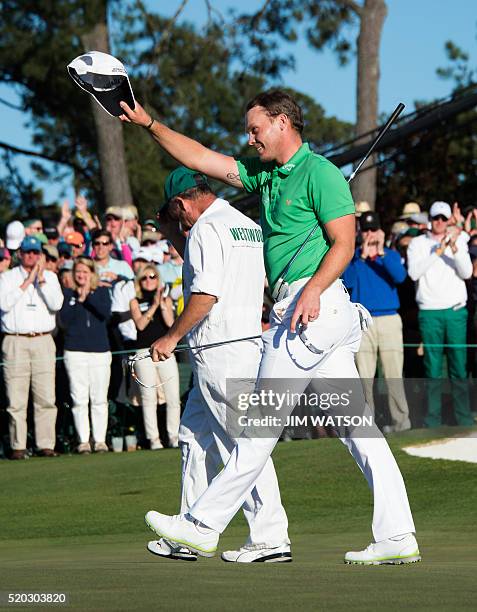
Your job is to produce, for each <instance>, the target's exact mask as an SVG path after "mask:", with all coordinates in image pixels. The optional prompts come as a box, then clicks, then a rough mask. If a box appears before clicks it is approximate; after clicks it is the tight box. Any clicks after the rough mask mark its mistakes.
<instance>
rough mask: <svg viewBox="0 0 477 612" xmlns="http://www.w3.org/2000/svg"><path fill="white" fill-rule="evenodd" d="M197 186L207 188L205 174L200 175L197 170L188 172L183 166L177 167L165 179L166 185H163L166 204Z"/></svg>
mask: <svg viewBox="0 0 477 612" xmlns="http://www.w3.org/2000/svg"><path fill="white" fill-rule="evenodd" d="M198 185H207V186H209V182H208V181H207V177H206V176H205V174H201V173H200V172H197V170H190V169H189V168H186V167H185V166H179V167H178V168H176V169H175V170H173V171H172V172H171V173H170V174H169V176H168V177H167V178H166V184H165V185H164V196H165V198H166V202H169V200H171V199H172V198H175V197H176V196H177V195H179V194H180V193H183V192H184V191H187V190H188V189H191V188H192V187H197V186H198Z"/></svg>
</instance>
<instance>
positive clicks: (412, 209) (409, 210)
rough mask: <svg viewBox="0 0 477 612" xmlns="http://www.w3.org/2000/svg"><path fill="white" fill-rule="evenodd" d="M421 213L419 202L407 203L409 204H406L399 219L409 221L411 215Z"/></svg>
mask: <svg viewBox="0 0 477 612" xmlns="http://www.w3.org/2000/svg"><path fill="white" fill-rule="evenodd" d="M420 212H421V207H420V206H419V204H418V203H417V202H407V204H404V207H403V209H402V213H401V216H400V217H399V218H400V219H407V218H408V217H410V216H411V215H415V214H416V213H420Z"/></svg>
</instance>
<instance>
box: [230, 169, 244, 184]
mask: <svg viewBox="0 0 477 612" xmlns="http://www.w3.org/2000/svg"><path fill="white" fill-rule="evenodd" d="M227 181H228V182H229V183H233V184H235V185H240V186H241V185H242V181H241V180H240V174H234V173H233V172H229V173H228V174H227Z"/></svg>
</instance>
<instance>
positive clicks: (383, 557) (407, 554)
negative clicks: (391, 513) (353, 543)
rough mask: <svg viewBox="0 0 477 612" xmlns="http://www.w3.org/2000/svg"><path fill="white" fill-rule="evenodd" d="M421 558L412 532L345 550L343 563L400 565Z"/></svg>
mask: <svg viewBox="0 0 477 612" xmlns="http://www.w3.org/2000/svg"><path fill="white" fill-rule="evenodd" d="M420 560H421V555H420V553H419V546H418V545H417V541H416V538H415V537H414V535H413V534H412V533H407V534H405V535H401V536H396V537H394V538H388V539H387V540H381V541H380V542H375V543H374V544H370V545H369V546H368V547H367V548H365V549H364V550H360V551H356V552H353V551H352V552H347V553H346V555H345V559H344V561H345V563H357V564H359V565H400V564H402V563H416V561H420Z"/></svg>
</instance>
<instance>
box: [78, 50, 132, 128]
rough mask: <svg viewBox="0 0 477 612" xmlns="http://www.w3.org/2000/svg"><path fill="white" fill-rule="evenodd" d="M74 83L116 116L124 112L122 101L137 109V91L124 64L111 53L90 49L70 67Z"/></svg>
mask: <svg viewBox="0 0 477 612" xmlns="http://www.w3.org/2000/svg"><path fill="white" fill-rule="evenodd" d="M67 70H68V73H69V75H70V77H71V78H72V79H73V80H74V82H75V83H76V84H77V85H79V86H80V87H81V89H84V90H85V91H87V92H88V93H89V94H91V95H92V96H93V97H94V99H95V100H96V101H97V102H98V104H99V105H100V106H101V107H102V108H103V109H104V110H105V111H106V112H107V113H108V114H109V115H112V116H113V117H119V115H122V114H123V112H124V111H123V109H122V108H121V107H120V106H119V102H121V101H123V102H126V103H127V104H128V106H129V107H130V108H132V109H134V108H135V106H136V104H135V102H134V94H133V91H132V88H131V84H130V82H129V77H128V74H127V72H126V69H125V68H124V66H123V64H122V63H121V62H120V61H119V60H118V59H116V58H115V57H113V56H112V55H109V54H108V53H102V52H101V51H88V52H87V53H84V54H83V55H79V56H78V57H76V58H75V59H74V60H73V61H72V62H71V63H69V64H68V66H67Z"/></svg>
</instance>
